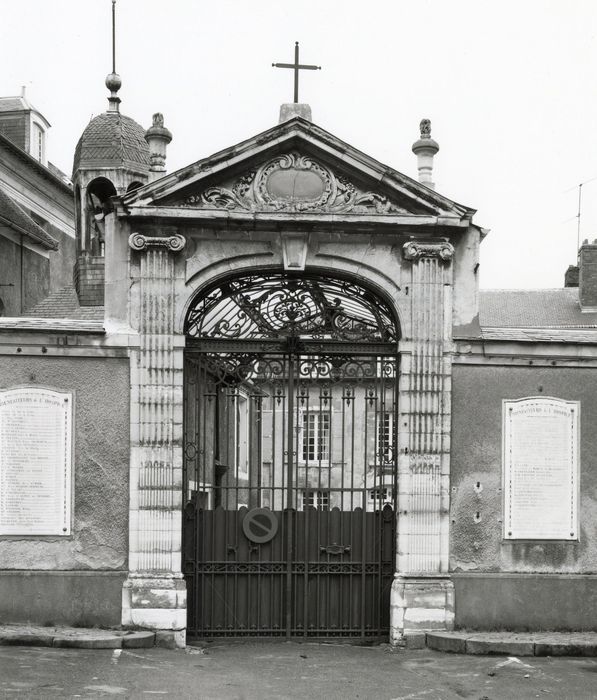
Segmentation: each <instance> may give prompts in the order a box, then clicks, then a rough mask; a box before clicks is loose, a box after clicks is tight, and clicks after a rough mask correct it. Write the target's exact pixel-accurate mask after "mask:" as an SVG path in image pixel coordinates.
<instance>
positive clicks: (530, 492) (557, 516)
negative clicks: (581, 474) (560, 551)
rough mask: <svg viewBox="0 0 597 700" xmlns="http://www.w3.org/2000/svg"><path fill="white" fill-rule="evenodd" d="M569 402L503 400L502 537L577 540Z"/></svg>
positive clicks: (573, 413)
mask: <svg viewBox="0 0 597 700" xmlns="http://www.w3.org/2000/svg"><path fill="white" fill-rule="evenodd" d="M578 413H579V404H578V402H575V401H561V400H559V399H552V398H532V399H523V400H520V401H504V505H505V518H504V537H505V538H506V539H558V540H574V539H577V537H578V527H577V507H578V503H577V502H578Z"/></svg>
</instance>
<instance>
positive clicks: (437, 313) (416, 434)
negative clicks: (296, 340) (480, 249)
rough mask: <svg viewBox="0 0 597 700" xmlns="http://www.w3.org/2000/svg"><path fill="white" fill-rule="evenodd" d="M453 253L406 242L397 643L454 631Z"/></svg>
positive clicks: (395, 594) (394, 605)
mask: <svg viewBox="0 0 597 700" xmlns="http://www.w3.org/2000/svg"><path fill="white" fill-rule="evenodd" d="M453 253H454V249H453V247H452V246H451V245H450V244H449V243H447V242H444V241H440V242H426V243H417V242H409V243H406V244H405V246H404V248H403V256H404V259H405V260H406V262H407V264H408V263H410V268H411V281H410V285H409V296H410V305H411V309H410V311H411V329H412V330H411V337H410V338H407V339H405V344H404V352H403V354H402V364H401V378H400V429H399V455H400V456H399V463H398V471H399V475H398V489H399V496H398V511H399V519H398V562H397V569H398V573H397V575H396V578H395V580H394V585H393V588H392V621H391V625H392V631H391V635H392V640H393V641H395V642H396V641H398V640H399V639H400V638H401V637H402V636H403V635H404V634H407V633H408V632H412V631H416V630H425V629H438V628H446V627H448V628H449V627H451V626H452V624H453V617H454V613H453V607H454V606H453V589H452V584H451V581H450V580H449V576H448V552H449V549H448V548H449V487H450V483H449V480H450V393H451V354H450V351H451V334H452V264H451V260H452V256H453Z"/></svg>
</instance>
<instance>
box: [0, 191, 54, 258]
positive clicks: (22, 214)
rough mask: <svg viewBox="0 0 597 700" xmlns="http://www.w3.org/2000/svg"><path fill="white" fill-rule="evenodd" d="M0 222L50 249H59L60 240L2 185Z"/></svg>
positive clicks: (0, 192)
mask: <svg viewBox="0 0 597 700" xmlns="http://www.w3.org/2000/svg"><path fill="white" fill-rule="evenodd" d="M0 223H4V224H6V225H7V226H10V227H11V228H14V229H15V230H17V231H18V232H19V233H23V234H24V235H26V236H27V237H28V238H31V239H32V240H34V241H35V242H36V243H40V244H41V245H42V246H43V247H44V248H48V249H49V250H58V241H57V240H56V239H55V238H52V236H50V234H49V233H46V232H45V231H44V230H43V228H42V227H41V226H38V224H36V223H35V221H33V219H32V218H31V217H30V216H29V214H27V212H26V211H25V210H24V209H22V208H21V207H20V206H19V205H18V204H17V203H16V202H15V201H14V199H13V198H12V197H11V196H10V195H9V194H7V193H6V192H5V191H4V190H3V189H2V188H1V187H0Z"/></svg>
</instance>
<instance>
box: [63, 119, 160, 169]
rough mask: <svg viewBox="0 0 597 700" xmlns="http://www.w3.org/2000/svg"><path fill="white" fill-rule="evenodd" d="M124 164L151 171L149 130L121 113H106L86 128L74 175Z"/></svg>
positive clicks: (80, 143) (76, 155)
mask: <svg viewBox="0 0 597 700" xmlns="http://www.w3.org/2000/svg"><path fill="white" fill-rule="evenodd" d="M115 165H124V166H127V167H132V168H134V169H137V170H141V171H143V172H149V146H148V145H147V141H145V129H144V128H143V127H142V126H141V125H140V124H137V122H136V121H134V119H131V118H130V117H126V116H125V115H124V114H120V113H119V112H105V113H104V114H100V115H98V116H97V117H95V118H94V119H92V120H91V121H90V122H89V124H88V125H87V126H86V127H85V130H84V131H83V133H82V135H81V138H80V139H79V142H78V143H77V147H76V148H75V159H74V163H73V173H74V172H76V170H77V169H78V168H80V167H85V168H96V167H114V166H115Z"/></svg>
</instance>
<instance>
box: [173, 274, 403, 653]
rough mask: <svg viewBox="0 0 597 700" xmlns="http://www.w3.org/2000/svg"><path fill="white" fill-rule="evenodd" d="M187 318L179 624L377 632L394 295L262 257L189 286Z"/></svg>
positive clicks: (387, 531)
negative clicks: (265, 264) (266, 266)
mask: <svg viewBox="0 0 597 700" xmlns="http://www.w3.org/2000/svg"><path fill="white" fill-rule="evenodd" d="M185 332H186V334H187V351H186V358H185V404H184V405H185V414H184V431H185V432H184V489H185V493H184V496H185V502H186V505H185V526H184V532H183V557H184V564H183V565H184V571H185V574H186V579H187V586H188V592H189V597H188V611H189V617H188V628H187V629H188V634H189V636H191V637H192V636H201V637H209V636H230V637H235V636H246V635H255V636H291V637H308V638H330V637H348V638H352V639H359V638H360V639H369V640H371V639H375V638H385V637H386V636H387V634H388V632H389V610H390V607H389V605H390V604H389V601H390V587H391V583H392V578H393V574H394V558H395V539H396V538H395V505H396V496H397V483H396V481H397V450H396V440H397V416H398V390H397V387H398V375H399V355H398V339H399V327H398V323H397V319H396V314H395V312H394V310H393V309H392V308H391V306H390V305H389V303H388V302H387V301H386V300H385V299H384V298H383V297H382V296H381V295H380V294H378V293H376V292H375V291H373V290H372V289H371V288H369V287H368V286H367V285H366V284H363V283H361V282H360V281H355V280H351V279H347V278H342V277H326V276H322V275H316V274H313V273H306V274H303V275H298V274H288V273H282V272H271V273H265V274H253V275H245V276H243V277H231V278H228V279H226V280H223V281H220V282H219V283H217V284H213V285H212V286H210V287H209V288H207V289H205V290H203V291H202V292H200V293H199V295H198V297H197V298H196V299H195V300H194V301H193V303H192V304H191V306H190V308H189V311H188V313H187V317H186V322H185ZM222 561H225V562H226V566H225V567H224V568H223V569H218V566H219V565H218V562H222ZM214 567H215V568H214ZM216 570H217V571H218V573H217V574H216V573H214V572H215V571H216Z"/></svg>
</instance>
